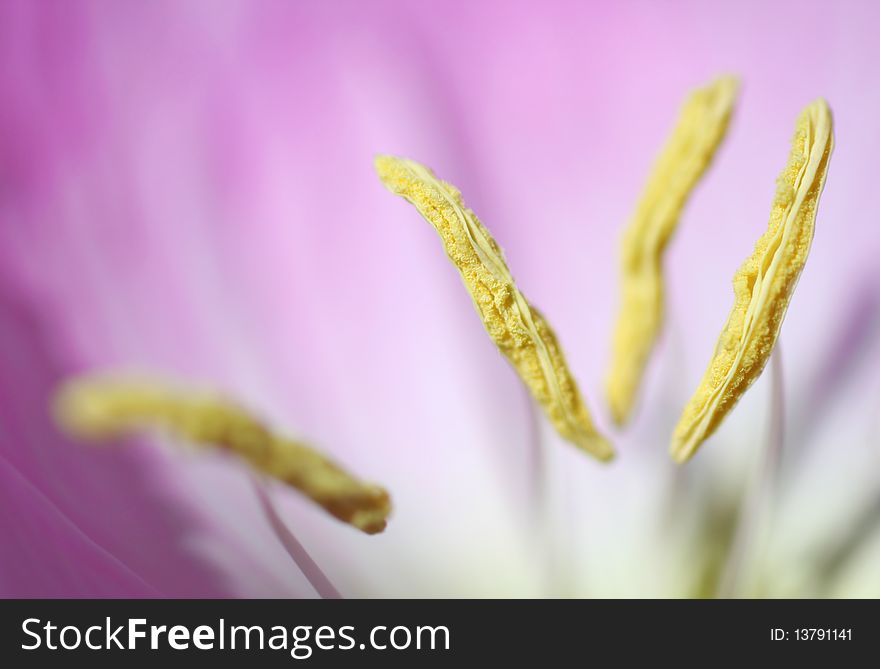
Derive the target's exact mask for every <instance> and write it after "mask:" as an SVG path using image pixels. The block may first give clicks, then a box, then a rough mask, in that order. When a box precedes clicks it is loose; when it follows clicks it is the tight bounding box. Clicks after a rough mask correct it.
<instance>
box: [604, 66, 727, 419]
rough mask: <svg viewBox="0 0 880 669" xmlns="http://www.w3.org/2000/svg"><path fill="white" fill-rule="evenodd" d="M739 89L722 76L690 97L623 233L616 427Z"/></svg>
mask: <svg viewBox="0 0 880 669" xmlns="http://www.w3.org/2000/svg"><path fill="white" fill-rule="evenodd" d="M737 89H738V84H737V81H736V80H735V79H733V78H732V77H722V78H719V79H717V80H716V81H714V82H712V83H711V84H709V85H708V86H706V87H704V88H700V89H698V90H696V91H694V92H693V93H691V95H690V96H689V97H688V99H687V101H686V102H685V104H684V106H683V108H682V110H681V113H680V115H679V119H678V124H677V125H676V127H675V130H674V131H673V133H672V136H671V137H670V138H669V140H668V141H667V143H666V146H665V148H664V149H663V152H662V153H661V154H660V158H659V159H658V160H657V162H656V164H655V165H654V169H653V171H652V173H651V176H650V178H649V179H648V183H647V186H646V187H645V191H644V193H643V195H642V199H641V200H640V201H639V204H638V207H637V208H636V212H635V215H634V216H633V218H632V220H631V222H630V224H629V226H628V227H627V229H626V232H625V233H624V236H623V243H622V249H621V251H622V252H621V305H620V311H619V314H618V317H617V322H616V325H615V328H614V336H613V340H612V353H611V365H610V368H609V370H608V375H607V377H606V383H605V393H606V397H607V400H608V405H609V408H610V410H611V416H612V418H613V419H614V421H615V423H617V424H618V425H623V424H625V423H626V422H627V421H628V420H629V417H630V415H631V413H632V410H633V405H634V403H635V399H636V394H637V393H638V389H639V386H640V384H641V380H642V376H643V374H644V371H645V366H646V365H647V362H648V359H649V357H650V354H651V351H652V349H653V348H654V345H655V343H656V341H657V337H658V336H659V333H660V329H661V327H662V324H663V308H664V307H663V302H664V298H663V295H664V287H663V253H664V251H665V249H666V247H667V245H668V243H669V240H670V238H671V237H672V234H673V233H674V232H675V229H676V227H677V226H678V221H679V219H680V217H681V213H682V210H683V209H684V206H685V204H686V203H687V200H688V197H689V196H690V194H691V191H692V190H693V189H694V187H695V186H696V185H697V182H698V181H699V180H700V178H701V177H702V176H703V174H704V173H705V172H706V169H707V168H708V167H709V164H710V163H711V162H712V158H713V156H714V155H715V152H716V149H717V148H718V147H719V146H720V144H721V142H722V140H723V139H724V136H725V134H726V132H727V126H728V123H729V121H730V116H731V112H732V110H733V106H734V103H735V101H736V94H737Z"/></svg>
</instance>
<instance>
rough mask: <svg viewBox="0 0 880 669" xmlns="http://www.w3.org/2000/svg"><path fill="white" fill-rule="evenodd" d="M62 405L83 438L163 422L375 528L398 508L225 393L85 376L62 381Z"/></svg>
mask: <svg viewBox="0 0 880 669" xmlns="http://www.w3.org/2000/svg"><path fill="white" fill-rule="evenodd" d="M54 410H55V417H56V421H57V422H58V424H59V426H61V428H62V429H63V430H65V431H66V432H67V433H68V434H70V435H71V436H73V437H76V438H78V439H83V440H90V441H103V440H107V439H112V438H115V437H120V436H124V435H127V434H129V433H132V432H137V431H141V430H144V429H149V428H161V429H163V430H165V431H167V432H169V433H170V434H172V435H173V436H175V437H177V438H179V439H182V440H185V441H187V442H191V443H193V444H198V445H213V446H216V447H218V448H220V449H222V450H225V451H229V452H231V453H234V454H236V455H237V456H239V457H240V458H241V459H243V460H244V461H245V462H247V463H248V464H249V465H251V466H252V467H253V468H254V469H255V470H257V471H259V472H261V473H263V474H267V475H269V476H271V477H273V478H275V479H278V480H280V481H283V482H284V483H286V484H288V485H290V486H292V487H293V488H296V489H297V490H299V491H300V492H301V493H303V494H304V495H306V496H307V497H308V498H310V499H311V500H312V501H314V502H315V503H316V504H318V505H320V506H321V507H323V508H324V509H325V510H326V511H327V512H328V513H330V514H331V515H333V516H335V517H336V518H338V519H339V520H341V521H343V522H346V523H349V524H351V525H353V526H354V527H356V528H358V529H359V530H362V531H363V532H366V533H367V534H376V533H378V532H381V531H382V530H384V529H385V525H386V521H387V518H388V515H389V514H390V513H391V501H390V498H389V495H388V493H387V492H386V491H385V490H384V489H382V488H380V487H379V486H376V485H373V484H370V483H363V482H361V481H359V480H357V479H356V478H354V477H353V476H352V475H350V474H349V473H347V472H346V471H344V470H343V469H341V468H340V467H339V466H338V465H336V464H335V463H333V462H332V461H331V460H329V459H328V458H327V457H325V456H324V455H322V454H321V453H319V452H317V451H315V450H314V449H312V448H310V447H309V446H306V445H305V444H302V443H300V442H297V441H294V440H292V439H288V438H286V437H283V436H280V435H278V434H276V433H274V432H272V431H271V430H270V429H269V428H267V427H266V426H264V425H263V424H262V423H261V422H260V421H259V420H257V419H256V418H254V417H253V416H252V415H251V414H250V413H248V412H247V411H246V410H244V409H243V408H241V407H240V406H238V405H237V404H235V403H233V402H231V401H229V400H226V399H224V398H221V397H219V396H217V395H213V394H209V393H195V392H191V391H181V390H177V389H171V388H169V387H166V386H164V385H162V384H160V383H157V382H155V381H146V380H132V379H122V378H112V377H104V378H98V377H83V378H78V379H74V380H72V381H68V382H67V383H65V384H64V385H62V387H61V389H60V390H59V391H58V393H57V394H56V397H55V406H54Z"/></svg>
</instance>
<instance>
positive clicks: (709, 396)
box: [671, 99, 834, 463]
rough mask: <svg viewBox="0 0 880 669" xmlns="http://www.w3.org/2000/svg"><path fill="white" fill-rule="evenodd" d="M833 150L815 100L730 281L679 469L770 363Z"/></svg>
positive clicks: (678, 436)
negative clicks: (759, 232) (726, 311)
mask: <svg viewBox="0 0 880 669" xmlns="http://www.w3.org/2000/svg"><path fill="white" fill-rule="evenodd" d="M833 146H834V139H833V133H832V120H831V111H830V109H829V108H828V105H827V103H826V102H825V101H824V100H821V99H820V100H816V101H815V102H813V103H812V104H810V105H809V106H807V107H806V109H804V111H803V112H802V113H801V115H800V117H799V119H798V122H797V127H796V130H795V134H794V138H793V140H792V149H791V154H790V155H789V160H788V164H787V165H786V167H785V169H784V170H783V171H782V174H781V175H780V178H779V182H778V187H777V190H776V196H775V198H774V201H773V207H772V210H771V214H770V224H769V227H768V229H767V232H765V233H764V235H763V236H762V237H761V238H760V239H759V240H758V243H757V244H756V246H755V251H754V253H753V254H752V256H751V257H750V258H749V259H748V260H746V262H745V263H744V264H743V265H742V266H741V267H740V268H739V270H738V271H737V273H736V275H735V276H734V279H733V287H734V295H735V301H734V306H733V309H732V311H731V313H730V316H729V318H728V321H727V324H726V325H725V327H724V330H723V331H722V333H721V336H720V338H719V340H718V344H717V346H716V349H715V355H714V357H713V358H712V360H711V362H710V363H709V367H708V369H707V370H706V373H705V376H704V377H703V380H702V382H701V383H700V386H699V387H698V388H697V391H696V392H695V393H694V395H693V397H692V398H691V400H690V401H689V402H688V404H687V405H686V407H685V409H684V412H683V414H682V416H681V419H680V421H679V423H678V425H677V427H676V428H675V433H674V435H673V438H672V448H671V453H672V457H673V458H674V459H675V460H676V461H677V462H679V463H683V462H685V461H686V460H688V459H689V458H690V457H691V456H692V455H693V454H694V453H695V452H696V450H697V448H699V446H700V444H702V443H703V441H705V440H706V438H708V437H709V436H710V435H711V434H712V433H713V432H714V431H715V430H716V429H717V428H718V426H719V425H720V424H721V421H722V420H723V419H724V417H725V416H726V415H727V414H728V413H729V412H730V410H731V409H732V408H733V407H734V406H735V405H736V403H737V401H739V399H740V397H742V395H743V393H745V391H746V390H747V389H748V388H749V387H750V386H751V385H752V383H754V381H755V380H756V379H757V378H758V376H760V374H761V372H762V371H763V369H764V366H765V365H766V364H767V361H768V360H769V358H770V354H771V352H772V350H773V346H774V344H775V343H776V340H777V338H778V336H779V330H780V327H781V326H782V321H783V319H784V317H785V313H786V310H787V309H788V304H789V301H790V300H791V296H792V293H793V292H794V288H795V285H796V284H797V281H798V278H799V277H800V274H801V271H802V270H803V267H804V264H805V262H806V260H807V255H808V253H809V250H810V244H811V242H812V239H813V230H814V227H815V221H816V209H817V205H818V202H819V196H820V194H821V193H822V188H823V187H824V185H825V178H826V175H827V173H828V161H829V159H830V157H831V151H832V149H833Z"/></svg>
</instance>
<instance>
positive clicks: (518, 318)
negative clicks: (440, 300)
mask: <svg viewBox="0 0 880 669" xmlns="http://www.w3.org/2000/svg"><path fill="white" fill-rule="evenodd" d="M376 171H377V172H378V173H379V177H380V178H381V179H382V182H383V183H384V184H385V186H386V187H387V188H388V190H390V191H391V192H392V193H395V194H396V195H401V196H403V197H404V198H405V199H406V200H408V201H409V202H411V203H412V204H414V205H415V207H416V209H418V211H419V213H420V214H421V215H422V216H423V217H424V218H425V220H427V221H428V222H429V223H430V224H431V225H433V226H434V228H435V229H436V230H437V232H438V233H439V235H440V237H441V239H442V240H443V245H444V247H445V248H446V253H447V255H448V256H449V259H450V260H451V261H452V263H453V264H454V265H455V266H456V267H457V268H458V271H459V272H460V274H461V277H462V279H463V280H464V283H465V286H466V287H467V289H468V291H469V292H470V295H471V297H472V298H473V301H474V305H475V307H476V309H477V312H478V313H479V314H480V317H481V318H482V320H483V323H484V325H485V326H486V331H487V332H488V333H489V336H490V337H491V338H492V341H493V342H495V345H496V346H497V347H498V348H499V349H500V350H501V352H502V353H503V354H504V355H505V356H506V357H507V359H508V360H509V361H510V362H511V364H512V365H513V367H514V369H516V371H517V373H518V374H519V376H520V378H521V379H522V380H523V382H524V383H525V384H526V386H527V387H528V389H529V390H530V391H531V393H532V395H533V396H534V398H535V399H536V400H537V401H538V402H539V403H540V405H541V406H542V407H543V408H544V411H545V412H546V414H547V416H548V417H549V419H550V421H551V422H552V423H553V425H554V427H555V428H556V430H557V431H558V432H559V434H561V435H562V436H563V437H564V438H565V439H567V440H569V441H570V442H572V443H574V444H575V445H577V446H578V447H579V448H581V449H583V450H585V451H587V452H588V453H590V454H592V455H593V456H595V457H597V458H598V459H600V460H610V459H611V458H612V457H613V455H614V451H613V450H612V448H611V446H610V445H609V444H608V442H607V441H606V440H605V439H604V438H603V437H602V436H601V435H599V434H598V432H597V431H596V429H595V427H594V426H593V422H592V420H591V418H590V414H589V412H588V411H587V408H586V406H585V404H584V402H583V400H582V398H581V395H580V392H579V391H578V387H577V384H576V383H575V381H574V378H573V377H572V375H571V372H570V371H569V369H568V365H567V364H566V361H565V357H564V356H563V353H562V350H561V348H560V347H559V344H558V343H557V341H556V335H555V334H554V333H553V330H551V329H550V326H549V325H548V324H547V322H546V321H545V320H544V317H543V316H542V315H541V314H540V313H539V312H538V310H537V309H535V308H534V307H532V306H531V305H530V304H529V303H528V302H527V301H526V298H525V296H524V295H523V294H522V293H521V292H520V291H519V290H518V289H517V287H516V284H515V283H514V280H513V277H512V276H511V274H510V271H509V270H508V268H507V263H506V262H505V261H504V256H503V254H502V252H501V249H500V248H499V246H498V244H497V243H496V242H495V240H494V239H492V237H491V235H490V234H489V231H488V230H486V228H485V227H483V225H482V223H480V221H479V219H477V217H476V215H474V213H473V212H472V211H471V210H470V209H468V208H467V207H465V204H464V201H463V200H462V197H461V194H460V193H459V192H458V190H456V189H455V187H454V186H452V185H450V184H448V183H445V182H443V181H441V180H439V179H438V178H437V177H436V176H434V174H433V172H431V170H429V169H428V168H426V167H424V166H423V165H420V164H419V163H416V162H414V161H412V160H404V159H401V158H394V157H391V156H380V157H378V158H377V159H376Z"/></svg>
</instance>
